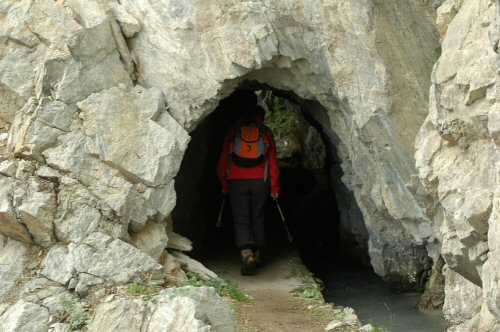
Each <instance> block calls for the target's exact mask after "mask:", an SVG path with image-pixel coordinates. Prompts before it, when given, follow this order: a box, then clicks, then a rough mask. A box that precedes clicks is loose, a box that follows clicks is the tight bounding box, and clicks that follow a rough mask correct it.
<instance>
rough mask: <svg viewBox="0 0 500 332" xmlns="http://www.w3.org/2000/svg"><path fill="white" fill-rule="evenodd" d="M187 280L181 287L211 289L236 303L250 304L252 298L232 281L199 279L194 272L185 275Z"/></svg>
mask: <svg viewBox="0 0 500 332" xmlns="http://www.w3.org/2000/svg"><path fill="white" fill-rule="evenodd" d="M186 276H187V279H186V280H185V281H184V283H183V284H182V285H183V286H194V287H203V286H207V287H213V288H215V290H216V291H217V294H219V295H220V296H224V297H228V298H230V299H233V300H235V301H238V302H250V301H251V300H252V298H251V297H250V296H249V295H247V294H245V293H243V292H242V291H241V290H240V289H239V288H238V285H237V284H236V283H235V282H233V281H227V280H224V279H221V278H212V279H208V280H204V279H201V278H200V276H199V275H198V274H196V273H194V272H187V273H186Z"/></svg>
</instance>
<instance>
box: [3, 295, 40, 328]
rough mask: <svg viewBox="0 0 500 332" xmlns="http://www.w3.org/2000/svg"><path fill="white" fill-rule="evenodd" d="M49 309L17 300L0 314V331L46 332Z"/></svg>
mask: <svg viewBox="0 0 500 332" xmlns="http://www.w3.org/2000/svg"><path fill="white" fill-rule="evenodd" d="M48 328H49V311H48V310H47V309H46V308H44V307H42V306H39V305H37V304H34V303H30V302H26V301H19V302H16V304H14V305H13V306H12V307H10V308H9V309H7V311H5V312H4V313H3V314H2V315H1V316H0V331H5V332H15V331H30V332H46V331H47V329H48Z"/></svg>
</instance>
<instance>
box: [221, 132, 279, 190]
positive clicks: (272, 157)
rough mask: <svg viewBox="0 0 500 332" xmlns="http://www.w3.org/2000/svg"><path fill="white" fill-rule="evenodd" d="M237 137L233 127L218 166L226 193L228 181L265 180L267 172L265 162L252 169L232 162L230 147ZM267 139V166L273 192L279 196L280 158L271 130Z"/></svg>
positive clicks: (223, 147)
mask: <svg viewBox="0 0 500 332" xmlns="http://www.w3.org/2000/svg"><path fill="white" fill-rule="evenodd" d="M235 135H236V127H235V126H234V125H233V126H231V127H230V128H229V130H228V132H227V134H226V137H225V138H224V143H223V145H222V150H221V154H220V158H219V162H218V164H217V175H218V176H219V179H220V181H221V184H222V189H223V191H224V192H227V182H228V181H230V180H239V179H264V175H265V170H266V163H265V162H263V163H262V164H260V165H258V166H256V167H252V168H247V167H241V166H238V165H236V164H235V163H233V162H232V160H231V156H230V154H231V151H229V149H230V148H229V145H230V143H231V142H233V141H234V137H235ZM266 137H267V140H268V142H269V150H268V156H267V160H268V162H267V164H268V167H269V172H268V177H269V178H270V180H271V192H273V193H275V194H278V193H279V190H280V187H279V184H278V178H279V173H280V171H279V168H278V158H277V157H276V144H275V142H274V137H273V134H272V133H271V130H267V131H266Z"/></svg>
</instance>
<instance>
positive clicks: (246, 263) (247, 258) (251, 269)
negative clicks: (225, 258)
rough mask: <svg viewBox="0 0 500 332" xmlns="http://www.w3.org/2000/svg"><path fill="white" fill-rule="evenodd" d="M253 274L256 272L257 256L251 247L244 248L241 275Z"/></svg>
mask: <svg viewBox="0 0 500 332" xmlns="http://www.w3.org/2000/svg"><path fill="white" fill-rule="evenodd" d="M252 274H255V257H254V256H253V253H252V250H251V249H244V250H242V251H241V275H243V276H249V275H252Z"/></svg>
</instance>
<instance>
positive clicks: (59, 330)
mask: <svg viewBox="0 0 500 332" xmlns="http://www.w3.org/2000/svg"><path fill="white" fill-rule="evenodd" d="M70 331H71V328H70V326H69V324H65V323H55V324H52V325H50V329H49V332H70Z"/></svg>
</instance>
